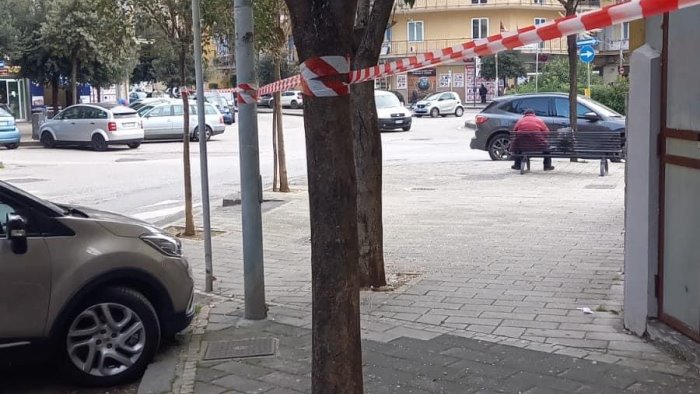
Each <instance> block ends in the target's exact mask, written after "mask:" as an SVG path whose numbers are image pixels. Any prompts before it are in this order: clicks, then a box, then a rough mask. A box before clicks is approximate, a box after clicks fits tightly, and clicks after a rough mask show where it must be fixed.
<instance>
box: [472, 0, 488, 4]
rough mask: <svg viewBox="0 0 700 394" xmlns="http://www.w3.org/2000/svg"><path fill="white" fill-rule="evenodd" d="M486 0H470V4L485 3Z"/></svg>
mask: <svg viewBox="0 0 700 394" xmlns="http://www.w3.org/2000/svg"><path fill="white" fill-rule="evenodd" d="M486 3H488V0H472V4H486Z"/></svg>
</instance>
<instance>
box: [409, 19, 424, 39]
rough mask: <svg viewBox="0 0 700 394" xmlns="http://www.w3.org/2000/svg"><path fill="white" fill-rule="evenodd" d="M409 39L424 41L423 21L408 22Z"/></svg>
mask: <svg viewBox="0 0 700 394" xmlns="http://www.w3.org/2000/svg"><path fill="white" fill-rule="evenodd" d="M408 41H423V21H410V22H408Z"/></svg>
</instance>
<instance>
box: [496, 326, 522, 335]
mask: <svg viewBox="0 0 700 394" xmlns="http://www.w3.org/2000/svg"><path fill="white" fill-rule="evenodd" d="M524 332H525V329H524V328H520V327H504V326H500V327H498V328H496V330H494V331H493V333H492V334H493V335H502V336H505V337H511V338H519V337H520V336H521V335H523V333H524Z"/></svg>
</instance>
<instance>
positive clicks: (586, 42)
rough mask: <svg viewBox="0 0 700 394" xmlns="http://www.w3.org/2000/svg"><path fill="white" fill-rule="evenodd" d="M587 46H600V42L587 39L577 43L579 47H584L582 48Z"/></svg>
mask: <svg viewBox="0 0 700 394" xmlns="http://www.w3.org/2000/svg"><path fill="white" fill-rule="evenodd" d="M586 45H592V46H595V45H598V40H596V39H595V38H587V39H585V40H581V41H576V46H577V47H582V46H586Z"/></svg>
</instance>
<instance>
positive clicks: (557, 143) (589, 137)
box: [510, 130, 623, 153]
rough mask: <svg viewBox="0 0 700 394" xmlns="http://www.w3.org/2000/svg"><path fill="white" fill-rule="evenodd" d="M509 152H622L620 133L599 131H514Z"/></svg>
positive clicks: (511, 134) (511, 135)
mask: <svg viewBox="0 0 700 394" xmlns="http://www.w3.org/2000/svg"><path fill="white" fill-rule="evenodd" d="M510 141H511V143H510V149H511V152H520V153H528V152H531V153H541V152H545V151H546V152H550V153H566V152H598V153H618V152H622V143H623V138H622V135H621V134H620V132H618V131H610V130H600V131H576V132H572V131H569V130H567V131H564V130H561V131H551V132H536V131H534V132H533V131H514V132H511V133H510Z"/></svg>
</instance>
